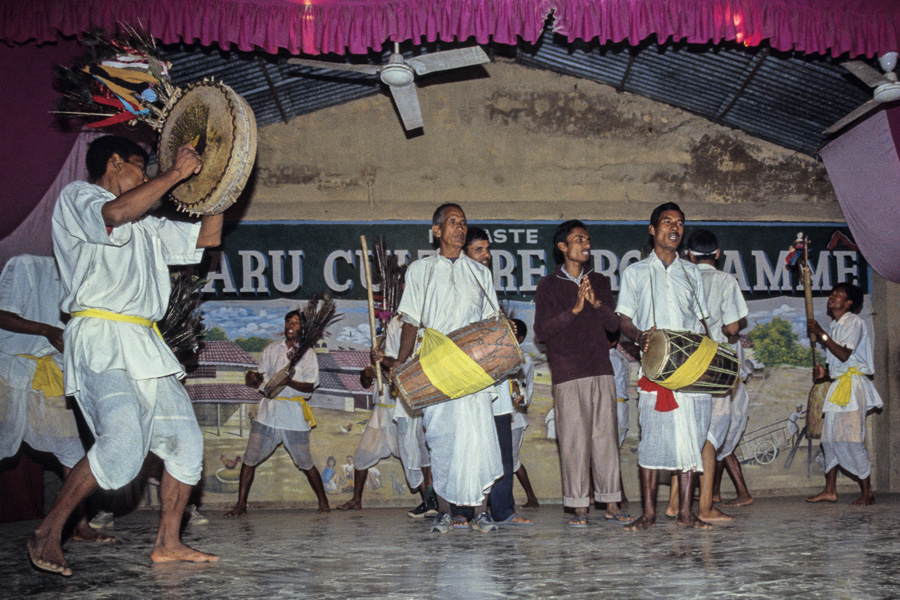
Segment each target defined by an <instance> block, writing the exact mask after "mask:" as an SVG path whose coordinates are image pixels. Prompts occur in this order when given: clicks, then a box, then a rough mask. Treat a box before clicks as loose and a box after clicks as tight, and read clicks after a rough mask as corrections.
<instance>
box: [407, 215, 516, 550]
mask: <svg viewBox="0 0 900 600" xmlns="http://www.w3.org/2000/svg"><path fill="white" fill-rule="evenodd" d="M467 229H468V227H467V224H466V215H465V213H464V212H463V210H462V208H460V207H459V206H457V205H455V204H444V205H442V206H440V207H438V209H437V210H436V211H435V212H434V216H433V217H432V226H431V231H432V234H433V235H434V238H435V240H437V242H438V243H439V244H440V248H439V251H438V253H437V254H435V255H433V256H428V257H426V258H421V259H419V260H417V261H415V262H413V263H412V264H411V265H410V266H409V269H408V270H407V272H406V289H405V290H404V292H403V298H402V299H401V300H400V306H399V308H398V311H399V312H400V313H401V314H402V315H403V330H402V333H401V339H400V351H399V353H398V355H397V360H398V362H399V363H401V364H402V363H403V362H405V361H406V360H407V359H408V358H409V356H410V355H411V354H412V352H413V349H414V346H415V343H416V337H417V333H418V329H419V327H428V328H430V329H433V330H436V331H437V332H439V333H442V334H444V335H447V334H448V333H450V332H452V331H455V330H457V329H459V328H460V327H463V326H465V325H469V324H471V323H475V322H478V321H481V320H483V319H486V318H488V317H490V316H492V315H494V314H495V313H497V312H499V305H498V303H497V294H496V292H495V291H494V283H493V277H492V276H491V272H490V271H489V270H488V269H487V268H485V267H484V266H483V265H480V264H478V263H477V262H475V261H474V260H472V259H470V258H469V257H468V256H466V255H465V253H463V252H462V249H463V246H465V243H466V232H467ZM491 398H492V394H491V388H489V389H486V390H482V391H479V392H475V393H473V394H469V395H466V396H463V397H461V398H457V399H455V400H450V401H448V402H442V403H440V404H433V405H430V406H426V407H424V408H423V409H422V413H423V417H422V418H423V422H424V425H425V440H426V441H427V443H428V446H429V448H430V449H431V472H432V477H433V479H434V491H435V493H436V495H437V499H438V510H439V511H440V512H439V513H438V515H437V516H435V518H434V521H433V522H432V527H431V530H432V531H436V532H439V533H447V532H448V531H450V529H451V528H452V518H451V516H450V512H451V506H450V505H451V503H452V504H457V505H461V506H474V507H476V508H475V518H474V519H473V521H472V523H471V527H472V528H473V529H476V530H478V531H483V532H488V531H494V530H496V529H497V526H496V525H495V524H494V521H493V519H492V518H491V516H490V514H489V512H488V510H487V502H486V497H485V492H486V490H488V489H489V488H490V487H491V485H492V484H493V483H494V480H496V479H498V478H500V477H501V476H502V475H503V465H502V462H501V459H500V446H499V444H498V443H497V431H496V428H495V426H494V415H493V411H492V409H491Z"/></svg>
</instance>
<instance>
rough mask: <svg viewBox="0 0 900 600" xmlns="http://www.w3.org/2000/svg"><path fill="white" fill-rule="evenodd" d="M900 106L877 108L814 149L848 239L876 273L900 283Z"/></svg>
mask: <svg viewBox="0 0 900 600" xmlns="http://www.w3.org/2000/svg"><path fill="white" fill-rule="evenodd" d="M898 141H900V107H898V108H893V109H890V110H881V111H878V112H876V113H875V114H873V115H872V116H871V117H869V118H868V119H866V120H865V121H863V122H861V123H860V124H859V125H857V126H855V127H854V128H853V129H850V130H849V131H848V132H847V133H845V134H843V135H841V136H840V137H838V138H837V139H835V140H834V141H832V142H831V143H829V144H828V145H827V146H825V147H824V148H823V149H822V150H821V151H820V152H819V154H820V155H821V156H822V160H823V161H824V162H825V168H826V169H827V170H828V176H829V177H830V178H831V184H832V185H833V186H834V191H835V193H836V194H837V197H838V202H840V204H841V210H842V211H843V213H844V217H845V218H846V219H847V225H848V226H849V227H850V231H851V232H852V233H853V239H854V241H855V242H856V244H857V245H858V246H859V249H860V251H861V252H862V253H863V256H865V257H866V261H867V262H868V263H869V265H871V267H872V268H873V269H874V270H875V272H876V273H878V274H879V275H881V276H882V277H884V278H885V279H888V280H890V281H893V282H896V283H900V246H898V244H897V235H896V232H895V231H894V224H895V223H896V222H897V218H898V215H900V155H898V151H897V147H898V146H897V142H898Z"/></svg>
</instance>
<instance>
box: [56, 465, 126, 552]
mask: <svg viewBox="0 0 900 600" xmlns="http://www.w3.org/2000/svg"><path fill="white" fill-rule="evenodd" d="M71 472H72V468H71V467H67V466H65V465H64V466H63V480H66V479H68V477H69V473H71ZM84 505H85V503H84V502H81V503H79V504H78V506H76V507H75V510H74V511H73V512H72V516H74V517H75V519H76V522H75V529H74V530H73V531H72V539H73V540H75V541H76V542H100V543H106V542H114V541H116V538H114V537H112V536H109V535H103V534H102V533H100V532H99V531H97V530H95V529H94V528H92V527H91V526H90V525H88V520H87V513H86V512H85V510H84Z"/></svg>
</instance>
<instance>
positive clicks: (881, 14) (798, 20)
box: [0, 0, 900, 56]
mask: <svg viewBox="0 0 900 600" xmlns="http://www.w3.org/2000/svg"><path fill="white" fill-rule="evenodd" d="M551 14H553V15H554V30H555V31H557V32H558V33H560V34H562V35H564V36H566V37H567V38H568V39H570V40H575V39H583V40H593V39H599V40H600V41H601V42H606V41H613V42H620V41H623V40H626V39H627V40H628V41H630V42H631V43H637V42H638V41H640V40H642V39H644V38H646V37H648V36H650V35H651V34H656V35H657V36H658V37H659V38H660V39H668V38H674V39H677V40H682V39H684V40H687V41H689V42H696V43H707V42H713V43H717V42H719V41H722V40H729V41H738V42H741V43H748V44H751V45H752V44H758V43H760V42H761V41H763V40H768V41H769V43H770V44H771V45H772V46H773V47H774V48H777V49H779V50H786V51H787V50H799V51H801V52H804V53H808V54H813V53H820V54H825V53H828V52H831V54H832V55H834V56H838V55H841V54H843V53H845V52H846V53H849V54H850V55H851V56H858V55H865V56H873V55H875V54H878V53H881V52H886V51H890V50H896V49H897V48H898V47H900V6H898V2H897V1H896V0H191V1H187V0H154V1H152V2H128V1H125V0H5V1H4V2H0V39H2V40H4V41H6V42H8V43H24V42H27V41H30V40H36V41H37V42H39V43H40V42H48V41H53V40H56V39H57V36H58V34H60V33H61V34H63V35H67V36H69V35H80V34H81V33H82V32H84V31H86V30H89V29H91V28H92V27H95V26H102V27H107V28H111V27H113V26H115V24H116V23H117V22H120V21H122V22H127V23H142V24H143V26H144V28H145V29H146V30H147V31H149V32H150V33H151V34H152V35H153V36H154V37H156V38H158V39H161V40H162V41H164V42H166V43H174V42H179V41H185V42H188V43H193V42H194V41H199V42H200V43H201V44H203V45H210V44H213V43H217V44H219V45H220V46H221V47H223V48H229V47H230V46H232V45H234V46H237V47H238V48H239V49H241V50H247V51H249V50H254V49H256V48H262V49H263V50H266V51H267V52H272V53H274V52H277V51H278V50H280V49H287V50H288V51H289V52H290V53H292V54H297V53H301V52H302V53H306V54H318V53H327V52H335V53H338V54H344V53H346V52H349V53H352V54H360V53H365V52H366V51H368V50H369V49H372V48H376V49H377V48H380V47H381V45H382V43H384V42H385V41H386V40H388V39H392V40H396V41H404V40H409V39H412V40H415V41H416V42H422V41H434V40H437V39H441V40H447V41H449V40H454V39H458V40H462V39H469V38H474V39H475V40H477V41H478V42H479V43H486V42H488V41H489V40H491V39H493V40H495V41H497V42H500V43H506V44H514V43H515V42H516V41H517V38H522V39H524V40H526V41H529V42H534V41H536V40H537V39H538V38H539V37H540V35H541V32H542V31H543V28H544V24H545V22H546V18H547V17H548V16H549V15H551Z"/></svg>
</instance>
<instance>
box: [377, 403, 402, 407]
mask: <svg viewBox="0 0 900 600" xmlns="http://www.w3.org/2000/svg"><path fill="white" fill-rule="evenodd" d="M375 406H380V407H381V408H394V407H395V406H397V405H396V404H385V403H384V402H376V403H375Z"/></svg>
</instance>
